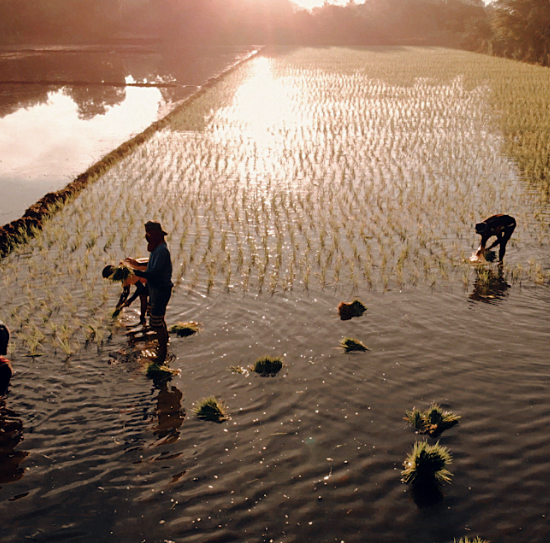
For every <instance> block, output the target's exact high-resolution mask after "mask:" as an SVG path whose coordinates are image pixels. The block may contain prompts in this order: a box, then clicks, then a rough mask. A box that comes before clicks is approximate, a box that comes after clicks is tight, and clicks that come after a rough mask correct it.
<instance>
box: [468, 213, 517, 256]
mask: <svg viewBox="0 0 550 543" xmlns="http://www.w3.org/2000/svg"><path fill="white" fill-rule="evenodd" d="M515 227H516V219H514V217H511V216H510V215H502V214H500V215H493V216H492V217H489V218H488V219H485V220H484V221H483V222H478V223H477V224H476V233H477V234H479V235H480V236H481V243H480V244H479V249H478V250H477V253H476V255H477V256H479V255H480V254H483V253H484V252H485V251H488V250H490V249H492V248H493V247H496V246H497V245H500V247H499V249H498V260H499V261H500V262H502V260H503V258H504V254H505V253H506V244H507V243H508V240H509V239H510V238H511V237H512V233H513V232H514V228H515ZM492 236H496V238H497V239H496V240H495V241H494V242H493V244H492V245H491V246H490V247H489V248H487V249H486V248H485V245H486V243H487V241H488V240H489V238H490V237H492Z"/></svg>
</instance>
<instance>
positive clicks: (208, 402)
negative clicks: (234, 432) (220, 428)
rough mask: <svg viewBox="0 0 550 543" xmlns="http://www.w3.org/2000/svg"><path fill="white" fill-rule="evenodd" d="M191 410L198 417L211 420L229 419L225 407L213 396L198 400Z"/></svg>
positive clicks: (221, 420)
mask: <svg viewBox="0 0 550 543" xmlns="http://www.w3.org/2000/svg"><path fill="white" fill-rule="evenodd" d="M193 412H194V413H195V414H196V415H197V417H198V418H199V419H202V420H209V421H212V422H223V421H224V420H228V419H229V415H228V414H227V411H226V410H225V407H224V406H223V404H222V403H221V402H219V401H218V400H217V399H216V398H215V397H214V396H210V397H209V398H203V399H202V400H200V401H198V402H197V403H196V404H195V407H194V408H193Z"/></svg>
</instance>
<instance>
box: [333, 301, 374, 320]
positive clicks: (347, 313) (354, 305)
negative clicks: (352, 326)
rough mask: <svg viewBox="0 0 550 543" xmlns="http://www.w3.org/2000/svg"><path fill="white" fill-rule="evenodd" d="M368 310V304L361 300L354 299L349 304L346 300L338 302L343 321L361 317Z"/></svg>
mask: <svg viewBox="0 0 550 543" xmlns="http://www.w3.org/2000/svg"><path fill="white" fill-rule="evenodd" d="M366 310H367V308H366V306H365V305H364V304H363V303H362V302H360V301H359V300H353V302H351V303H349V304H348V303H345V302H340V303H339V304H338V314H339V315H340V319H342V320H343V321H347V320H350V319H352V318H353V317H360V316H361V315H362V314H363V313H364V312H365V311H366Z"/></svg>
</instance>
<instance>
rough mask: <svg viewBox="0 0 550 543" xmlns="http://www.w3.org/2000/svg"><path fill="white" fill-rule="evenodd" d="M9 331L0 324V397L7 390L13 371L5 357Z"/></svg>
mask: <svg viewBox="0 0 550 543" xmlns="http://www.w3.org/2000/svg"><path fill="white" fill-rule="evenodd" d="M9 341H10V331H9V330H8V328H7V326H5V325H4V324H0V396H3V395H4V394H5V393H6V391H7V390H8V385H9V384H10V380H11V376H12V375H13V370H12V368H11V364H10V361H9V360H8V359H7V358H6V357H5V355H7V354H8V343H9Z"/></svg>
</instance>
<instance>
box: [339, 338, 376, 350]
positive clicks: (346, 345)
mask: <svg viewBox="0 0 550 543" xmlns="http://www.w3.org/2000/svg"><path fill="white" fill-rule="evenodd" d="M340 347H341V348H342V349H343V350H344V352H346V353H352V352H357V351H359V352H364V351H368V350H369V348H368V347H367V346H366V345H365V344H363V343H361V342H360V341H359V340H358V339H353V338H351V337H345V338H344V339H342V340H341V341H340Z"/></svg>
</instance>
